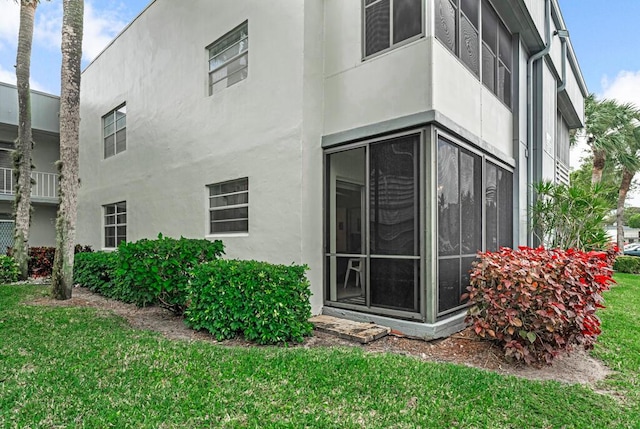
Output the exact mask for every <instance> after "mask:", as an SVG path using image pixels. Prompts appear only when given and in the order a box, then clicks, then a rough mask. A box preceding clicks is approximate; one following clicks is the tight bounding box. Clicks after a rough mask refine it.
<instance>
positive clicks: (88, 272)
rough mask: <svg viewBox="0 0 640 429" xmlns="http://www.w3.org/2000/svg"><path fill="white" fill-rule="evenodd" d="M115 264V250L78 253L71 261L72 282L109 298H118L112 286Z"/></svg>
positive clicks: (116, 259)
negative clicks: (72, 261)
mask: <svg viewBox="0 0 640 429" xmlns="http://www.w3.org/2000/svg"><path fill="white" fill-rule="evenodd" d="M117 266H118V253H117V252H94V253H79V254H77V255H76V256H75V260H74V263H73V282H74V283H75V284H80V285H82V286H85V287H87V288H89V290H91V291H93V292H97V293H99V294H101V295H104V296H108V297H109V298H114V299H119V298H120V297H118V296H116V295H115V290H114V287H113V277H114V271H115V269H116V267H117Z"/></svg>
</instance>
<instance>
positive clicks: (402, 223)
mask: <svg viewBox="0 0 640 429" xmlns="http://www.w3.org/2000/svg"><path fill="white" fill-rule="evenodd" d="M421 141H422V135H421V134H420V133H419V132H418V133H416V132H413V133H407V134H402V135H398V136H395V137H387V138H384V139H383V140H373V141H369V142H364V143H361V144H360V145H359V146H358V147H353V146H352V147H350V148H347V149H344V148H337V149H334V150H330V151H329V152H328V154H327V157H326V180H327V182H326V184H325V186H326V189H327V190H328V192H327V193H326V198H327V200H326V203H325V204H326V207H327V208H328V210H327V212H326V215H327V216H326V218H325V222H326V224H325V225H326V232H327V235H326V237H325V258H326V261H327V269H328V271H327V277H326V278H327V283H326V285H325V287H326V296H327V298H328V300H329V301H331V302H333V303H334V304H339V305H347V306H352V305H357V306H361V307H362V306H365V307H369V308H371V309H374V310H373V311H374V312H376V313H381V314H390V312H397V311H401V312H405V314H407V315H408V314H409V313H413V314H415V313H418V312H419V311H420V300H421V298H420V284H421V280H420V269H421V255H422V248H421V246H422V240H421V233H420V205H421V197H420V195H421V187H420V165H421V156H422V155H421V149H420V146H421ZM409 317H414V316H409Z"/></svg>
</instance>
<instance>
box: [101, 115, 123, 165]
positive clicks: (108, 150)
mask: <svg viewBox="0 0 640 429" xmlns="http://www.w3.org/2000/svg"><path fill="white" fill-rule="evenodd" d="M102 128H103V134H102V135H103V137H102V138H103V139H104V157H105V158H109V157H110V156H113V155H115V154H116V153H120V152H123V151H124V150H125V149H127V106H126V104H122V105H121V106H119V107H117V108H115V109H113V110H112V111H111V112H109V113H107V114H106V115H104V116H103V117H102Z"/></svg>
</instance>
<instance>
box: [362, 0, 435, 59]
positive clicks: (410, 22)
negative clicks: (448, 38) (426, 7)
mask: <svg viewBox="0 0 640 429" xmlns="http://www.w3.org/2000/svg"><path fill="white" fill-rule="evenodd" d="M422 3H423V0H364V32H363V33H364V56H365V57H368V56H370V55H373V54H376V53H378V52H382V51H385V50H387V49H390V48H392V47H394V46H395V45H398V44H400V43H402V42H405V41H407V40H410V39H413V38H415V37H418V36H421V35H422V34H423V30H422V22H423V17H422Z"/></svg>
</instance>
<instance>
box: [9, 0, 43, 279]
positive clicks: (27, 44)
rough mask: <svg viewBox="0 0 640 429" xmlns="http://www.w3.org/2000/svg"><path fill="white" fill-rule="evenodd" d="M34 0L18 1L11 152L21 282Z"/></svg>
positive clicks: (27, 212)
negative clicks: (15, 108)
mask: <svg viewBox="0 0 640 429" xmlns="http://www.w3.org/2000/svg"><path fill="white" fill-rule="evenodd" d="M37 6H38V1H37V0H21V1H20V31H19V33H18V54H17V56H16V84H17V87H18V139H17V140H16V143H15V145H16V151H15V152H14V174H15V183H16V191H15V201H14V218H15V233H14V241H13V257H14V259H15V261H16V262H17V263H18V266H19V267H20V278H21V279H22V280H24V279H26V278H27V276H28V261H29V225H30V224H31V167H32V166H31V152H32V150H33V134H32V131H31V87H30V85H29V78H30V74H31V73H30V72H31V45H32V41H33V22H34V19H35V15H36V7H37Z"/></svg>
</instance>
